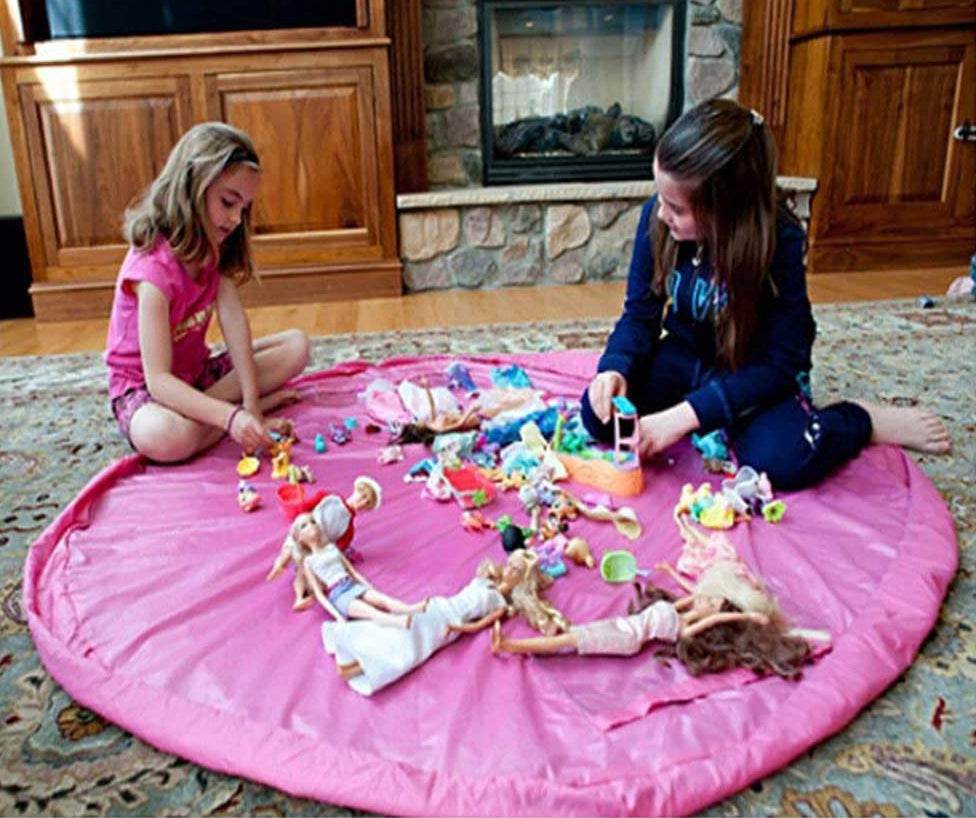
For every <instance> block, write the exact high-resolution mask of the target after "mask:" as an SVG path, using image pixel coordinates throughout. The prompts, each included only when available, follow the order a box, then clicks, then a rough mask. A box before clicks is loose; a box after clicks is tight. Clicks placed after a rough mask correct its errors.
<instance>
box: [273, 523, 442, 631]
mask: <svg viewBox="0 0 976 818" xmlns="http://www.w3.org/2000/svg"><path fill="white" fill-rule="evenodd" d="M296 554H297V559H296ZM289 559H291V560H293V561H295V562H296V563H298V564H300V565H301V571H300V573H301V574H302V576H303V577H304V579H305V585H306V587H307V588H308V589H310V590H311V592H312V594H313V596H314V597H315V599H316V600H318V602H319V604H320V605H321V606H322V607H323V608H325V609H326V610H327V611H328V612H329V613H330V614H332V616H333V617H334V618H335V619H337V620H340V621H345V620H346V619H347V618H353V619H372V620H374V621H376V622H381V623H383V624H385V625H392V626H395V627H400V628H408V627H410V617H411V615H412V614H414V613H417V612H418V611H422V610H423V609H424V605H425V603H424V602H418V603H416V604H410V603H407V602H402V601H401V600H399V599H396V598H395V597H392V596H389V595H387V594H384V593H381V592H380V591H377V590H376V588H375V587H373V585H372V583H370V582H369V581H368V580H367V579H366V578H365V577H364V576H363V575H362V574H360V573H359V572H358V571H357V570H356V569H355V568H353V566H352V564H351V563H350V562H349V560H348V559H346V557H345V555H344V554H343V553H342V552H341V551H340V550H339V549H338V548H337V547H336V546H335V544H334V543H331V542H327V541H326V540H325V537H324V536H323V532H322V528H321V526H320V525H319V524H318V523H317V522H316V521H315V518H314V517H313V516H312V514H307V513H306V514H299V515H298V516H297V517H296V518H295V521H294V522H293V523H292V525H291V529H290V530H289V532H288V536H287V537H286V538H285V542H284V544H283V545H282V548H281V553H280V554H279V555H278V559H276V560H275V563H274V565H273V566H272V568H271V571H270V573H269V574H268V576H267V580H269V581H270V580H273V579H275V577H277V576H279V575H280V574H281V573H282V572H283V571H284V569H285V564H286V563H287V561H288V560H289ZM299 594H300V588H299V586H298V583H297V580H296V585H295V597H296V601H295V605H294V607H296V608H298V607H300V605H299Z"/></svg>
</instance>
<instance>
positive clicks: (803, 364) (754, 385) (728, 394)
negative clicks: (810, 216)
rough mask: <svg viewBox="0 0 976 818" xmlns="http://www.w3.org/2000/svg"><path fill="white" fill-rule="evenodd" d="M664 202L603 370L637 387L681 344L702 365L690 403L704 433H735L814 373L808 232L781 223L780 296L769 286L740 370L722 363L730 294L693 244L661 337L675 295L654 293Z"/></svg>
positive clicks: (637, 249)
mask: <svg viewBox="0 0 976 818" xmlns="http://www.w3.org/2000/svg"><path fill="white" fill-rule="evenodd" d="M656 203H657V197H656V196H655V197H653V198H652V199H651V200H650V201H649V202H647V204H645V205H644V209H643V210H642V211H641V218H640V223H639V224H638V225H637V237H636V239H635V241H634V255H633V258H632V259H631V263H630V273H629V275H628V278H627V297H626V300H625V301H624V312H623V315H621V316H620V319H619V320H618V321H617V325H616V327H614V330H613V332H612V333H611V334H610V338H609V340H608V341H607V348H606V350H605V351H604V353H603V356H602V357H601V358H600V363H599V366H598V371H599V372H605V371H606V370H614V371H616V372H619V373H620V374H621V375H623V376H624V378H626V379H627V382H628V384H630V383H631V379H632V378H633V377H641V373H642V372H643V373H646V372H648V365H649V362H650V360H651V358H652V357H653V356H654V354H655V353H656V351H657V349H658V347H659V345H660V344H661V343H668V344H678V345H679V346H680V347H682V348H683V349H684V350H685V351H686V352H690V353H691V356H692V357H693V359H694V360H695V361H696V362H697V372H696V373H694V376H693V377H692V378H691V381H692V387H691V388H692V391H691V392H690V393H689V394H688V395H687V396H686V399H687V400H688V402H689V403H690V404H691V406H692V408H693V409H694V410H695V414H696V415H697V416H698V421H699V423H700V429H701V431H702V432H709V431H711V430H713V429H716V428H719V427H725V428H731V427H732V426H733V425H734V423H735V421H736V420H737V419H739V418H742V417H744V416H746V415H749V414H751V413H752V412H754V411H756V410H757V409H762V408H766V407H769V406H772V405H773V404H775V403H778V402H779V401H780V400H781V399H783V398H784V397H786V396H788V395H790V394H793V393H794V392H795V391H796V388H797V376H798V375H799V374H800V373H801V372H809V370H810V366H811V349H812V347H813V339H814V335H815V333H816V327H815V325H814V321H813V314H812V310H811V308H810V299H809V297H808V296H807V287H806V275H805V272H806V271H805V265H804V262H803V247H804V234H803V230H802V229H801V228H800V227H799V226H798V225H796V224H794V223H792V222H790V221H786V220H783V221H780V222H779V223H778V224H777V225H776V251H775V254H774V256H773V261H772V266H771V269H770V279H771V281H772V282H773V283H774V284H775V292H774V290H773V287H771V286H769V285H768V284H767V286H766V288H765V290H764V292H763V293H762V296H761V299H760V303H759V307H758V311H757V323H756V328H755V331H754V333H753V336H752V339H751V341H750V347H749V350H748V353H747V355H746V357H745V360H744V361H743V363H742V365H740V366H739V367H738V368H737V369H736V370H735V371H734V372H733V371H731V370H729V369H727V368H726V367H725V366H724V364H721V363H719V362H717V361H716V359H715V327H714V322H713V319H712V310H714V309H717V308H720V305H721V303H722V293H721V291H719V292H717V293H716V288H715V285H714V282H713V280H712V276H711V266H710V264H709V261H708V259H707V258H705V259H703V260H702V263H701V264H700V266H698V267H695V265H694V264H693V258H694V254H695V245H694V243H693V242H684V243H682V244H681V245H679V249H678V258H677V262H676V265H675V269H674V271H673V272H672V274H671V276H670V277H669V280H668V288H667V289H668V293H669V294H670V295H671V299H672V303H671V306H670V307H669V309H668V312H667V316H666V317H665V319H664V330H665V340H663V341H662V339H661V335H662V333H661V315H662V312H663V310H664V304H665V301H666V299H667V296H666V295H661V296H658V295H655V294H654V293H652V292H651V282H652V280H653V278H654V253H653V250H652V248H651V239H650V229H651V225H652V223H653V211H654V206H655V204H656Z"/></svg>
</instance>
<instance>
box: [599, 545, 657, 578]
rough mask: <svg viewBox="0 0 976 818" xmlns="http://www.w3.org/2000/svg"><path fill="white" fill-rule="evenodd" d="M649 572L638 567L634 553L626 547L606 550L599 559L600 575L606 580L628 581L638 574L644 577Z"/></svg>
mask: <svg viewBox="0 0 976 818" xmlns="http://www.w3.org/2000/svg"><path fill="white" fill-rule="evenodd" d="M650 573H651V572H650V571H645V570H643V569H641V568H638V567H637V560H636V559H635V558H634V555H633V554H632V553H631V552H630V551H627V550H626V549H622V550H620V551H606V552H605V553H604V554H603V558H602V559H601V560H600V576H601V577H603V578H604V579H605V580H606V581H607V582H630V581H631V580H632V579H633V578H634V577H636V576H638V575H640V576H642V577H646V576H649V575H650Z"/></svg>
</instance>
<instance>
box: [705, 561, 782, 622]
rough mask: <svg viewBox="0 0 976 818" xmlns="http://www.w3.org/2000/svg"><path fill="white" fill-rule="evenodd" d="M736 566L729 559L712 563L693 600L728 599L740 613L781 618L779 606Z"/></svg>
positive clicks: (764, 590) (706, 570)
mask: <svg viewBox="0 0 976 818" xmlns="http://www.w3.org/2000/svg"><path fill="white" fill-rule="evenodd" d="M736 569H737V564H736V563H735V562H732V561H730V560H718V561H717V562H714V563H712V564H711V565H710V566H709V567H708V568H706V569H705V571H704V572H703V573H702V575H701V576H700V577H699V578H698V582H697V583H696V584H695V596H696V597H710V598H717V599H724V600H728V601H729V602H730V603H732V605H734V606H735V607H736V608H738V609H739V610H740V611H746V612H751V613H761V614H765V615H766V616H769V617H772V618H773V619H778V620H781V619H782V614H781V613H780V610H779V605H777V604H776V600H775V599H773V598H772V597H771V596H770V595H769V594H768V593H767V592H766V589H765V588H763V587H762V585H761V584H757V583H756V582H754V581H751V580H750V579H749V578H747V577H744V576H742V574H741V572H740V571H738V570H736Z"/></svg>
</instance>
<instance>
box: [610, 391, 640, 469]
mask: <svg viewBox="0 0 976 818" xmlns="http://www.w3.org/2000/svg"><path fill="white" fill-rule="evenodd" d="M622 422H627V423H630V424H631V432H630V434H629V435H626V436H625V435H623V434H622V433H621V431H620V425H621V423H622ZM639 445H640V425H639V424H638V419H637V407H635V406H634V404H632V403H631V402H630V401H629V400H628V399H627V398H626V397H624V396H623V395H614V398H613V462H614V463H616V464H617V467H618V468H621V469H639V468H640V451H639V448H638V447H639Z"/></svg>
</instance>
